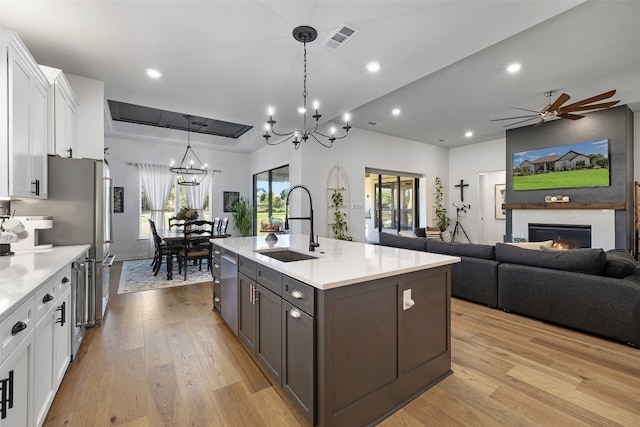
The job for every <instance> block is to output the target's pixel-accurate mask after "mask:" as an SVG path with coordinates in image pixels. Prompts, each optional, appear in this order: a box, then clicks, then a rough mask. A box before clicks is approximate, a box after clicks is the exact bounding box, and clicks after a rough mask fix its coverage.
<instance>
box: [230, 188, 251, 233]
mask: <svg viewBox="0 0 640 427" xmlns="http://www.w3.org/2000/svg"><path fill="white" fill-rule="evenodd" d="M233 220H234V222H235V227H236V230H238V231H239V232H240V234H241V235H242V236H250V235H251V225H252V223H253V209H251V207H250V206H249V199H247V198H246V197H241V198H240V200H238V201H237V202H236V203H234V205H233Z"/></svg>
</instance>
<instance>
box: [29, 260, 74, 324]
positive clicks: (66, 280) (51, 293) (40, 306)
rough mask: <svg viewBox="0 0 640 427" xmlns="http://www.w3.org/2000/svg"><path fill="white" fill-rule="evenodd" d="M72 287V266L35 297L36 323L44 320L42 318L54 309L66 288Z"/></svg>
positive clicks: (49, 282) (46, 285)
mask: <svg viewBox="0 0 640 427" xmlns="http://www.w3.org/2000/svg"><path fill="white" fill-rule="evenodd" d="M69 286H71V266H67V267H65V268H64V269H63V270H62V271H61V272H60V273H58V274H57V275H56V276H55V277H54V278H53V279H51V280H49V281H48V282H47V283H46V284H45V285H44V286H43V287H42V288H40V290H39V291H38V292H36V296H35V304H36V316H35V318H36V323H38V322H39V321H40V319H42V316H44V314H45V313H46V312H47V311H48V310H49V309H50V308H51V307H53V305H54V303H55V302H56V301H57V300H58V298H60V296H61V295H62V294H63V293H64V291H65V290H66V288H68V287H69Z"/></svg>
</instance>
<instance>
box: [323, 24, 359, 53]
mask: <svg viewBox="0 0 640 427" xmlns="http://www.w3.org/2000/svg"><path fill="white" fill-rule="evenodd" d="M357 32H358V30H356V29H355V28H353V27H351V26H349V25H347V24H342V25H340V26H339V27H338V29H337V30H335V31H334V32H333V33H331V35H330V36H329V38H328V39H327V40H325V41H324V42H323V43H322V44H323V46H326V47H328V48H330V49H334V50H335V49H337V48H339V47H340V46H342V45H343V44H345V43H346V42H347V41H349V39H350V38H351V37H353V36H354V35H355V34H356V33H357Z"/></svg>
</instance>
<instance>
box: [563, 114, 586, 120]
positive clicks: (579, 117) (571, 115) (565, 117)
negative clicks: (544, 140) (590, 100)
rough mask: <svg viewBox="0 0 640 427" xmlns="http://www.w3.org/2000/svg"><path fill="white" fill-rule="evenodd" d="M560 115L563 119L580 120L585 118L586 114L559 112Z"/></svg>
mask: <svg viewBox="0 0 640 427" xmlns="http://www.w3.org/2000/svg"><path fill="white" fill-rule="evenodd" d="M558 117H562V118H563V119H569V120H578V119H581V118H583V117H584V116H581V115H579V114H571V113H562V114H558Z"/></svg>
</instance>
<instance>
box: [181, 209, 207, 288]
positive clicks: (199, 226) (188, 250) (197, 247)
mask: <svg viewBox="0 0 640 427" xmlns="http://www.w3.org/2000/svg"><path fill="white" fill-rule="evenodd" d="M182 227H183V230H184V239H183V242H182V246H181V247H180V250H179V251H178V274H183V275H184V280H187V267H188V266H189V261H190V260H192V261H198V268H199V270H202V260H206V261H207V270H210V269H211V243H210V242H209V236H211V234H212V232H213V222H211V221H206V220H195V221H187V222H185V223H184V224H183V225H182ZM182 270H184V272H183V271H182Z"/></svg>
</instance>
